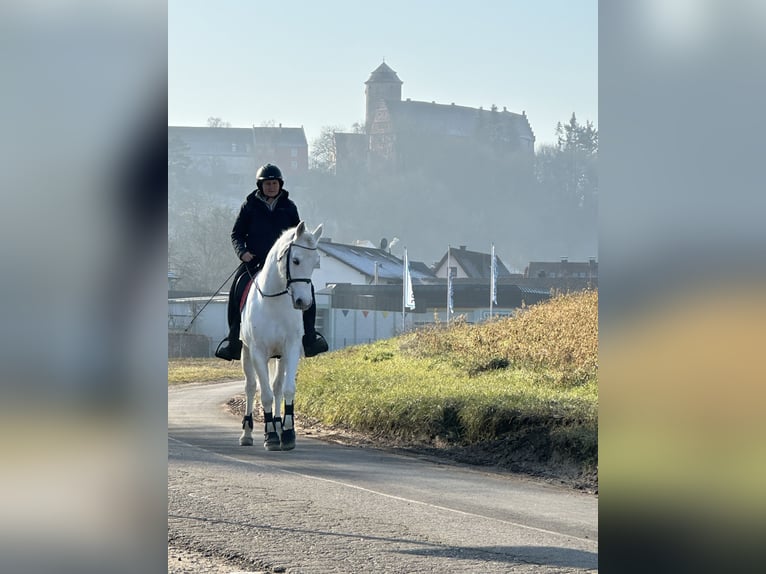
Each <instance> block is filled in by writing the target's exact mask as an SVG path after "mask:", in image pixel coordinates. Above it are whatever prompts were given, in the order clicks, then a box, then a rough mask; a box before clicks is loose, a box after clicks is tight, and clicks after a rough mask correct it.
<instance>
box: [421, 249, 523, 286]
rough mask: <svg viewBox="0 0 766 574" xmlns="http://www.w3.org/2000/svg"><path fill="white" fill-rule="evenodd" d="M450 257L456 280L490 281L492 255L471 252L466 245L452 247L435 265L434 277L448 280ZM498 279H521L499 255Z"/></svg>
mask: <svg viewBox="0 0 766 574" xmlns="http://www.w3.org/2000/svg"><path fill="white" fill-rule="evenodd" d="M448 256H449V265H450V267H452V268H453V269H454V273H453V277H454V278H455V279H486V280H489V278H490V272H491V269H492V255H491V254H490V253H480V252H478V251H469V250H468V249H466V246H465V245H461V246H460V247H459V248H458V249H455V248H454V247H450V249H449V253H445V254H444V256H443V257H442V258H441V259H440V260H439V261H438V262H437V263H436V265H434V275H436V276H437V277H441V278H443V279H446V278H447V260H448ZM495 259H496V260H497V278H498V280H500V279H508V278H510V277H521V275H520V274H517V275H514V274H512V273H511V272H510V271H508V268H507V267H506V266H505V264H504V263H503V261H502V260H501V259H500V257H499V256H497V254H495Z"/></svg>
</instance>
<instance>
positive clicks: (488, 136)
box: [334, 62, 535, 173]
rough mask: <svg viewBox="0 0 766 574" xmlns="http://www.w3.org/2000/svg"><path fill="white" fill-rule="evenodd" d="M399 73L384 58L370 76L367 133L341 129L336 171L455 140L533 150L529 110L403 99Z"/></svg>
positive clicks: (386, 160)
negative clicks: (516, 111)
mask: <svg viewBox="0 0 766 574" xmlns="http://www.w3.org/2000/svg"><path fill="white" fill-rule="evenodd" d="M402 84H403V82H402V81H401V79H399V76H398V75H397V73H396V72H395V71H394V70H393V69H391V67H390V66H389V65H388V64H386V63H385V62H383V63H382V64H380V66H378V67H377V68H376V69H375V70H373V71H372V73H371V74H370V77H369V78H368V79H367V81H366V82H365V122H364V125H365V131H366V133H364V134H350V133H336V134H334V136H335V153H336V173H338V172H341V173H342V172H343V171H346V170H347V169H350V168H351V166H358V165H360V164H366V165H367V167H368V168H369V167H370V166H371V165H374V164H380V163H388V164H390V162H396V161H401V160H402V155H403V154H408V153H410V151H411V150H417V149H419V148H420V149H422V148H423V145H424V144H428V143H434V142H444V141H453V142H456V143H460V142H462V143H465V142H475V143H482V144H486V145H488V146H489V147H491V148H493V149H494V150H496V151H501V152H507V153H517V152H522V153H529V154H533V153H534V143H535V135H534V132H533V131H532V128H531V126H530V124H529V121H528V119H527V116H526V113H524V112H522V113H520V114H518V113H514V112H509V111H508V110H507V109H506V108H505V107H503V109H502V111H500V110H499V109H498V108H497V106H494V105H493V106H491V108H490V109H488V110H485V109H482V108H478V109H476V108H469V107H465V106H457V105H455V104H454V103H451V104H437V103H436V102H420V101H413V100H411V99H409V98H407V99H404V100H403V99H402Z"/></svg>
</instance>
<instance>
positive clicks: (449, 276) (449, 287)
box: [447, 246, 453, 318]
mask: <svg viewBox="0 0 766 574" xmlns="http://www.w3.org/2000/svg"><path fill="white" fill-rule="evenodd" d="M451 249H452V247H450V246H447V317H448V318H449V316H450V314H451V313H452V312H453V304H452V267H451V265H450V264H451V261H450V250H451Z"/></svg>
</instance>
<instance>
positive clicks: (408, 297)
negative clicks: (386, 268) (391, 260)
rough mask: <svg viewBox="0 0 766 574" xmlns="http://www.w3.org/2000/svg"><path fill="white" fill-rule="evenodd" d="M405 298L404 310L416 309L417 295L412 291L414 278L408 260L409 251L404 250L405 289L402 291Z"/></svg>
mask: <svg viewBox="0 0 766 574" xmlns="http://www.w3.org/2000/svg"><path fill="white" fill-rule="evenodd" d="M402 294H403V296H404V308H405V309H414V308H415V293H413V291H412V276H411V275H410V262H409V260H408V259H407V249H405V250H404V288H403V289H402Z"/></svg>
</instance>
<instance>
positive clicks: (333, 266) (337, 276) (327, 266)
mask: <svg viewBox="0 0 766 574" xmlns="http://www.w3.org/2000/svg"><path fill="white" fill-rule="evenodd" d="M319 257H320V261H319V269H314V273H312V275H311V280H312V282H313V283H314V289H315V290H317V291H319V290H320V289H324V288H325V287H327V284H328V283H351V284H352V285H365V284H367V278H366V275H365V274H364V273H360V272H359V271H356V270H355V269H352V268H351V267H349V266H348V265H346V264H345V263H341V262H340V261H338V260H337V259H335V258H334V257H330V256H329V255H325V254H324V253H322V252H321V247H320V255H319Z"/></svg>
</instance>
